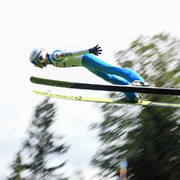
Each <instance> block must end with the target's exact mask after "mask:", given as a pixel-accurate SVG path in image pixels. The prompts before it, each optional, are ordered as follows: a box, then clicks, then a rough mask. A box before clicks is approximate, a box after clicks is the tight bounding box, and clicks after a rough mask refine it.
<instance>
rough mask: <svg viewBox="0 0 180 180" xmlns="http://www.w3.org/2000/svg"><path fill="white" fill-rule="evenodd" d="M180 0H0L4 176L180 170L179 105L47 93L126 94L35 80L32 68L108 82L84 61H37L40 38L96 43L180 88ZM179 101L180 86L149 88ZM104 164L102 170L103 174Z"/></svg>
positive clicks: (60, 43) (117, 60) (52, 43)
mask: <svg viewBox="0 0 180 180" xmlns="http://www.w3.org/2000/svg"><path fill="white" fill-rule="evenodd" d="M179 4H180V3H179V1H178V0H171V1H170V0H159V1H155V0H151V1H143V0H136V1H133V0H126V1H122V0H111V1H108V0H91V1H89V0H76V1H73V0H66V1H64V0H51V1H48V0H36V1H35V0H31V1H28V0H16V1H13V0H7V1H3V2H0V8H1V11H0V20H1V33H0V39H1V41H0V47H1V66H0V77H1V78H0V79H1V90H0V96H1V97H0V99H1V101H0V122H1V125H0V147H1V148H0V161H1V164H0V169H1V171H0V179H3V180H4V179H34V180H35V179H38V180H39V179H48V180H49V179H52V180H53V179H55V180H57V179H61V180H63V179H69V180H79V179H82V180H99V179H107V180H116V179H119V176H120V170H119V169H118V165H119V163H121V162H124V161H127V163H128V167H127V178H128V179H133V180H136V179H138V180H139V179H168V180H169V179H172V180H176V179H178V177H180V154H179V152H180V145H179V142H180V141H179V140H180V139H179V134H180V133H179V132H180V126H179V116H180V111H179V109H176V108H161V107H146V108H145V107H139V106H130V105H129V106H126V105H123V106H122V105H110V104H95V103H85V102H73V101H66V100H57V99H46V98H45V97H41V96H38V95H35V94H33V93H32V89H37V90H43V91H49V90H50V91H51V92H54V93H59V94H67V95H81V96H92V97H119V95H120V94H119V93H106V92H101V91H98V92H97V91H95V92H94V91H88V90H86V91H83V90H71V89H65V88H55V87H48V86H40V85H35V84H32V83H30V81H29V78H30V76H37V77H43V78H49V79H58V80H62V81H72V82H86V83H96V84H98V83H99V84H108V83H107V82H105V81H104V80H102V79H100V78H99V77H96V76H95V75H93V74H92V73H90V72H89V71H88V70H87V69H85V68H82V67H76V68H66V69H60V68H55V67H51V66H48V67H47V68H45V69H39V68H35V67H34V66H33V65H32V64H30V62H29V54H30V52H31V50H32V49H34V48H36V47H44V48H46V49H47V50H48V51H49V52H52V51H54V50H56V49H66V50H81V49H88V48H91V47H93V46H95V45H96V44H99V45H100V46H101V47H102V49H103V53H102V55H101V56H99V58H100V59H102V60H104V61H106V62H108V63H110V64H112V65H117V66H120V67H127V68H131V69H133V70H135V71H137V72H138V73H139V74H140V75H141V76H142V77H143V78H144V79H145V80H146V81H147V82H149V83H150V84H151V86H158V87H175V88H180V74H179V67H180V60H179V57H180V56H179V47H180V46H179V45H180V44H179V43H180V39H179V34H180V26H179V23H178V22H179V17H180V12H179ZM142 96H143V99H147V100H154V101H162V102H177V103H179V102H180V100H179V97H178V96H156V95H146V94H143V95H142ZM97 174H98V176H97Z"/></svg>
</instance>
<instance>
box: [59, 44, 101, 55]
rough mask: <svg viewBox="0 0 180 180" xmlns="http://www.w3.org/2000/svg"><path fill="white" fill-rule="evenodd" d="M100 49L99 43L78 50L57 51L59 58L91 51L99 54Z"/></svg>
mask: <svg viewBox="0 0 180 180" xmlns="http://www.w3.org/2000/svg"><path fill="white" fill-rule="evenodd" d="M101 52H102V49H101V47H100V46H99V45H96V46H95V47H93V48H90V49H86V50H79V51H59V52H58V53H59V58H65V57H71V56H80V55H84V54H89V53H92V54H94V55H97V56H98V55H99V54H101Z"/></svg>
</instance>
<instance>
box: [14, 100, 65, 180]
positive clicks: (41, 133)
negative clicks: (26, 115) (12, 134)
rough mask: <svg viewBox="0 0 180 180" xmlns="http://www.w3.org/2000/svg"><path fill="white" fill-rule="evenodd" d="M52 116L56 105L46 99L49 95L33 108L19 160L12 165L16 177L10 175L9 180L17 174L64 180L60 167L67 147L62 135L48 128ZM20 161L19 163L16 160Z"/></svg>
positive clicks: (46, 179)
mask: <svg viewBox="0 0 180 180" xmlns="http://www.w3.org/2000/svg"><path fill="white" fill-rule="evenodd" d="M55 115H56V107H55V104H54V103H51V102H49V98H46V99H45V100H44V101H43V102H42V103H40V104H39V105H38V106H37V107H36V108H35V112H34V116H33V119H32V124H31V125H30V127H29V128H28V137H27V139H26V140H25V141H24V143H23V148H22V150H21V159H19V158H17V160H16V161H15V163H14V165H13V167H14V168H13V170H14V173H13V174H14V175H16V177H15V176H12V177H11V178H12V180H19V179H18V177H20V174H23V176H22V177H23V178H25V179H33V180H39V179H41V180H49V179H52V180H58V179H60V180H67V178H64V177H63V172H62V168H63V167H64V165H65V163H66V162H65V161H64V160H63V158H62V155H63V154H64V153H66V152H67V150H68V148H69V147H68V146H66V145H65V144H64V142H62V139H63V137H62V136H59V135H55V133H54V132H53V130H52V129H51V125H52V124H53V123H54V121H55ZM19 160H21V163H20V162H17V161H19ZM16 166H17V167H18V170H20V171H19V172H16V168H15V167H16Z"/></svg>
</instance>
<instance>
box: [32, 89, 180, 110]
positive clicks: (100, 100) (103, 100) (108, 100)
mask: <svg viewBox="0 0 180 180" xmlns="http://www.w3.org/2000/svg"><path fill="white" fill-rule="evenodd" d="M33 92H34V93H35V94H38V95H42V96H47V97H52V98H59V99H66V100H74V101H86V102H97V103H116V104H130V105H141V106H161V107H174V108H180V104H179V103H164V102H154V101H144V100H139V102H138V103H132V102H122V101H117V100H115V99H112V98H95V97H83V96H70V95H61V94H55V93H50V92H42V91H37V90H33Z"/></svg>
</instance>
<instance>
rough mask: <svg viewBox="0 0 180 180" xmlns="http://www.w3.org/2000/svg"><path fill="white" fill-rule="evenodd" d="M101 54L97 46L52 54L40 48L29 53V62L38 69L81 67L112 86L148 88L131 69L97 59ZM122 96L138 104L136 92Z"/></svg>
mask: <svg viewBox="0 0 180 180" xmlns="http://www.w3.org/2000/svg"><path fill="white" fill-rule="evenodd" d="M101 52H102V49H101V47H100V46H98V45H97V46H95V47H93V48H90V49H87V50H80V51H72V52H71V51H62V50H56V51H54V52H53V53H49V52H47V51H46V50H45V49H43V48H40V49H34V50H33V51H32V52H31V54H30V61H31V63H33V64H34V65H35V66H36V67H39V68H43V67H46V66H47V65H53V66H55V67H59V68H67V67H77V66H82V67H85V68H87V69H88V70H89V71H91V72H92V73H94V74H95V75H97V76H99V77H101V78H102V79H104V80H105V81H108V82H110V83H112V84H117V85H129V84H132V85H136V86H137V85H140V86H148V84H147V83H146V82H145V81H144V79H143V78H142V77H141V76H140V75H139V74H138V73H137V72H135V71H133V70H131V69H126V68H121V67H116V66H112V65H110V64H108V63H106V62H104V61H102V60H100V59H99V58H97V56H98V55H99V54H101ZM124 94H125V96H124V97H122V98H120V100H121V101H125V102H128V101H129V102H138V99H139V96H138V94H137V93H136V92H124Z"/></svg>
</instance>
